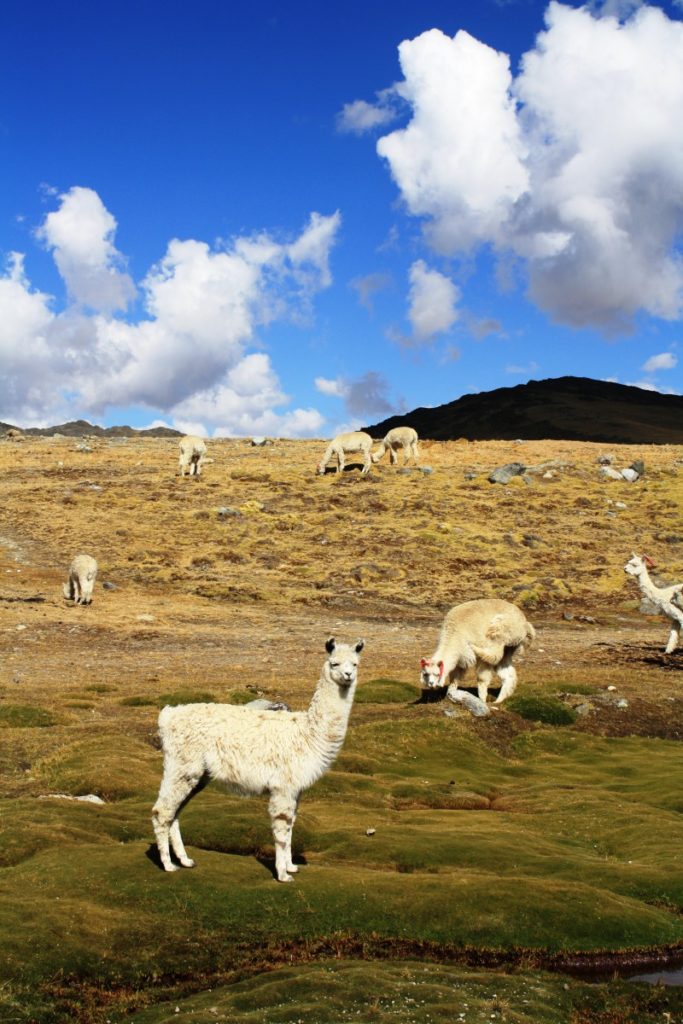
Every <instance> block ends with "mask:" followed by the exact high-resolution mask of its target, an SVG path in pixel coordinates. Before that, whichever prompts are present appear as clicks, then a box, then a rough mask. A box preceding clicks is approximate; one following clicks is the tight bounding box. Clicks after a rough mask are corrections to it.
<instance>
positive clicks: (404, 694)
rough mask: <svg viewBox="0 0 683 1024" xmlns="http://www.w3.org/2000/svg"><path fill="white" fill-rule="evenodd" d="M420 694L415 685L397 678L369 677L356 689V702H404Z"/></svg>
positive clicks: (412, 699) (414, 698)
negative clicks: (367, 680) (369, 678)
mask: <svg viewBox="0 0 683 1024" xmlns="http://www.w3.org/2000/svg"><path fill="white" fill-rule="evenodd" d="M419 696H420V690H419V688H418V687H417V686H411V685H410V683H403V682H401V681H400V680H398V679H371V680H369V682H367V683H362V684H361V685H360V686H359V687H358V690H357V691H356V703H357V704H404V703H405V702H406V701H414V700H417V698H418V697H419Z"/></svg>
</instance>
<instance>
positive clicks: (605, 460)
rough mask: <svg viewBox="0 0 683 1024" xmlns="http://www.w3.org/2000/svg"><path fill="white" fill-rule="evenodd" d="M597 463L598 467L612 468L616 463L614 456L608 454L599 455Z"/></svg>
mask: <svg viewBox="0 0 683 1024" xmlns="http://www.w3.org/2000/svg"><path fill="white" fill-rule="evenodd" d="M596 461H597V463H598V466H611V465H612V463H613V462H614V456H613V455H607V454H605V455H598V457H597V460H596Z"/></svg>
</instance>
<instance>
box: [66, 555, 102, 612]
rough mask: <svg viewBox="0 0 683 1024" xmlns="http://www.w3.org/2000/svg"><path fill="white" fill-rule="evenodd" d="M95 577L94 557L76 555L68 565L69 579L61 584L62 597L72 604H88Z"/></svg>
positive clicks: (95, 565) (95, 564)
mask: <svg viewBox="0 0 683 1024" xmlns="http://www.w3.org/2000/svg"><path fill="white" fill-rule="evenodd" d="M96 578H97V562H96V561H95V559H94V558H91V556H90V555H76V557H75V558H74V560H73V562H72V563H71V565H70V566H69V579H68V580H67V582H66V583H63V584H62V591H63V593H64V597H65V598H66V599H67V601H73V602H74V604H90V603H91V601H92V592H93V587H94V586H95V579H96Z"/></svg>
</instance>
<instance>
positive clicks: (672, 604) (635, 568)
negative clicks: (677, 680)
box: [624, 551, 683, 654]
mask: <svg viewBox="0 0 683 1024" xmlns="http://www.w3.org/2000/svg"><path fill="white" fill-rule="evenodd" d="M631 554H632V555H633V557H632V558H631V561H630V562H627V563H626V565H625V566H624V572H627V573H628V574H629V576H635V577H636V579H637V580H638V584H639V586H640V589H641V591H642V592H643V594H644V596H645V597H646V598H647V599H648V600H649V601H652V603H653V604H654V605H656V607H657V608H658V609H659V610H660V611H661V612H662V613H663V614H664V615H666V616H667V618H669V619H671V632H670V633H669V640H668V642H667V645H666V647H665V648H664V653H665V654H671V653H672V651H675V650H676V648H677V646H678V641H679V639H680V635H681V627H682V626H683V596H682V592H683V583H674V584H673V585H672V586H670V587H657V586H655V584H654V583H653V582H652V580H651V579H650V574H649V573H648V571H647V569H648V566H649V567H650V568H651V569H654V567H655V563H654V562H653V561H652V559H651V558H648V556H647V555H643V556H642V558H641V557H640V556H639V555H637V554H636V553H635V551H632V552H631Z"/></svg>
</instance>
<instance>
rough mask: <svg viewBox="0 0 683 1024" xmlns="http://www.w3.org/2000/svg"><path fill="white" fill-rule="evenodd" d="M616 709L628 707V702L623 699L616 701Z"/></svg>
mask: <svg viewBox="0 0 683 1024" xmlns="http://www.w3.org/2000/svg"><path fill="white" fill-rule="evenodd" d="M617 707H618V708H627V707H628V701H627V700H625V699H624V698H623V697H622V698H621V700H618V701H617Z"/></svg>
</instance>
